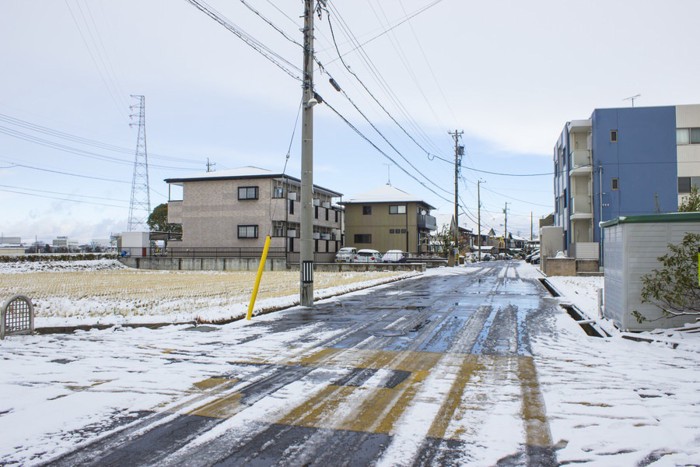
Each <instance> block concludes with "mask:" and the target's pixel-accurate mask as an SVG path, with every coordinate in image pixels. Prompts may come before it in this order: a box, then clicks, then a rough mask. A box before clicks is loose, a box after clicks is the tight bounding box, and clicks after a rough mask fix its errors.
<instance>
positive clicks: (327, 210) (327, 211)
mask: <svg viewBox="0 0 700 467" xmlns="http://www.w3.org/2000/svg"><path fill="white" fill-rule="evenodd" d="M329 212H330V209H326V220H328V219H329V216H330V214H328V213H329Z"/></svg>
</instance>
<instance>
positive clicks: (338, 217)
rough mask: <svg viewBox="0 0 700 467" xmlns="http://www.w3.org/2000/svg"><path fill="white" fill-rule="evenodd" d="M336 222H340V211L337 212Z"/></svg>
mask: <svg viewBox="0 0 700 467" xmlns="http://www.w3.org/2000/svg"><path fill="white" fill-rule="evenodd" d="M335 221H336V222H338V221H340V211H335Z"/></svg>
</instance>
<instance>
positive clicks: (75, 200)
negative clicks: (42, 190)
mask: <svg viewBox="0 0 700 467" xmlns="http://www.w3.org/2000/svg"><path fill="white" fill-rule="evenodd" d="M0 191H3V192H5V193H15V194H18V195H24V196H33V197H35V198H44V199H53V200H57V201H67V202H69V203H79V204H92V205H95V206H105V207H109V208H120V209H121V208H124V207H125V205H123V206H118V205H115V204H107V203H96V202H93V201H82V200H77V199H70V198H59V197H56V196H46V195H37V194H34V193H25V192H22V191H16V190H6V189H2V188H0Z"/></svg>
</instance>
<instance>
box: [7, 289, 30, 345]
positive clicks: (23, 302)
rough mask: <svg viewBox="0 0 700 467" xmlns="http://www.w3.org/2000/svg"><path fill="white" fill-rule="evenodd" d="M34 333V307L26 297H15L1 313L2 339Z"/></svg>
mask: <svg viewBox="0 0 700 467" xmlns="http://www.w3.org/2000/svg"><path fill="white" fill-rule="evenodd" d="M32 333H34V305H32V301H31V300H30V299H29V298H27V297H25V296H24V295H15V296H14V297H12V298H11V299H9V300H8V301H7V303H5V305H4V306H3V307H2V311H1V312H0V339H4V338H5V336H10V335H20V334H32Z"/></svg>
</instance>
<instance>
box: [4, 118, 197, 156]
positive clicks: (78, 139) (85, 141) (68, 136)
mask: <svg viewBox="0 0 700 467" xmlns="http://www.w3.org/2000/svg"><path fill="white" fill-rule="evenodd" d="M0 121H3V122H5V123H9V124H11V125H14V126H18V127H21V128H24V129H27V130H31V131H35V132H37V133H43V134H45V135H49V136H53V137H56V138H60V139H64V140H67V141H70V142H73V143H79V144H82V145H85V146H92V147H95V148H99V149H104V150H107V151H112V152H119V153H123V154H129V155H133V152H134V150H133V148H125V147H121V146H117V145H114V144H110V143H105V142H103V141H98V140H94V139H89V138H85V137H82V136H77V135H74V134H72V133H67V132H65V131H60V130H56V129H53V128H49V127H46V126H42V125H39V124H37V123H32V122H29V121H26V120H22V119H19V118H16V117H12V116H10V115H7V114H3V113H0ZM148 155H149V157H151V158H154V159H162V160H168V161H173V162H183V163H190V164H199V163H200V161H199V160H195V159H189V158H182V157H175V156H165V155H162V154H158V153H153V152H150V151H149V153H148Z"/></svg>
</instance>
